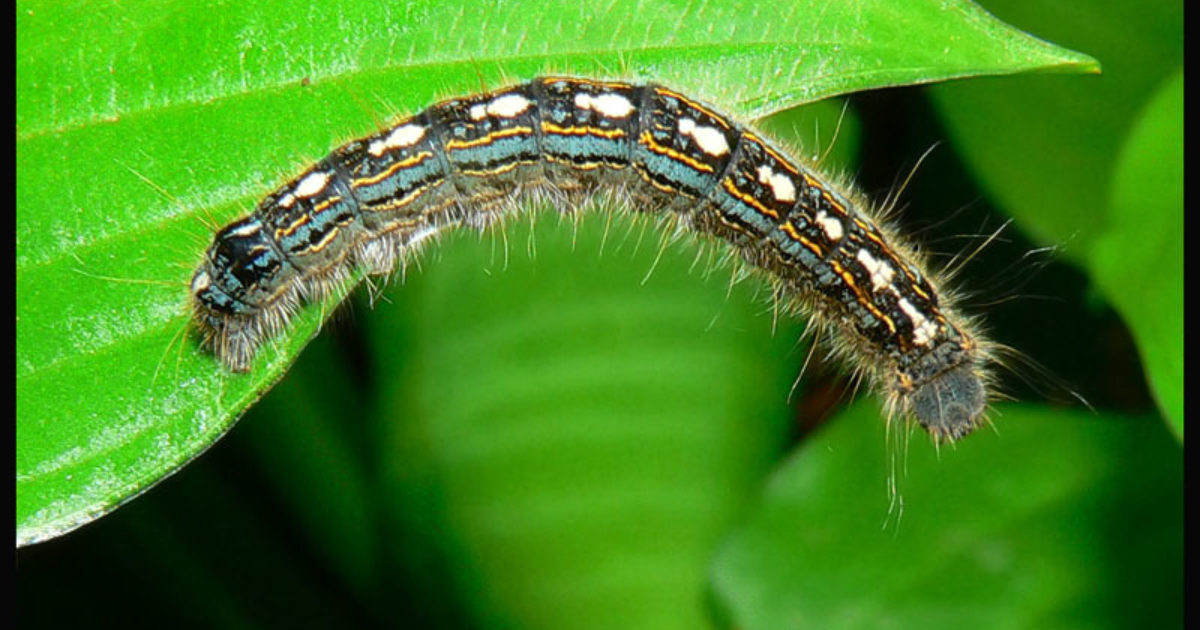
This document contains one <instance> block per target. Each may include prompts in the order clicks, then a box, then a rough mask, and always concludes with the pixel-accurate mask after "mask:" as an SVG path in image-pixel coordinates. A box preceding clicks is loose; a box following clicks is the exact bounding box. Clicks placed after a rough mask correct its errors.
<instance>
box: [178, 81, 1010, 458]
mask: <svg viewBox="0 0 1200 630" xmlns="http://www.w3.org/2000/svg"><path fill="white" fill-rule="evenodd" d="M597 194H612V195H615V196H617V197H618V198H619V199H620V200H621V201H622V202H623V204H624V205H626V206H628V207H630V208H633V209H635V210H636V211H638V212H646V213H656V214H659V215H661V216H665V217H670V218H673V219H675V220H677V221H678V222H679V224H680V225H683V226H686V227H689V228H691V229H692V230H694V231H695V232H697V233H699V234H702V235H706V236H707V237H708V238H712V239H715V240H718V241H721V242H724V243H726V244H728V245H729V246H731V247H732V248H733V249H734V250H735V251H736V252H737V254H738V255H740V257H741V258H742V259H743V260H744V261H745V262H746V263H748V264H749V265H750V266H751V267H753V268H757V269H759V270H762V271H763V272H765V274H766V275H767V276H768V277H769V278H770V280H771V282H772V283H773V284H774V285H775V288H776V291H777V292H778V294H779V295H782V296H784V297H785V298H786V299H787V300H788V302H789V305H790V306H794V307H796V308H797V309H798V310H800V311H802V312H804V313H806V314H808V315H809V316H811V317H813V318H814V319H815V321H817V322H818V323H819V325H821V326H824V327H825V328H826V329H828V330H830V331H832V332H833V334H836V335H838V336H839V339H840V342H839V343H838V344H837V350H838V351H839V352H841V353H843V354H844V355H847V357H848V358H849V359H850V360H851V361H850V362H851V363H852V364H854V365H856V366H860V369H861V370H862V371H863V372H864V373H865V374H866V375H867V376H868V377H869V378H870V379H871V380H872V382H873V384H874V385H875V386H876V387H877V389H878V390H880V391H881V393H882V394H883V395H884V397H885V400H886V401H887V403H886V404H887V410H888V414H889V415H888V417H889V418H891V417H893V416H894V415H896V414H900V415H902V416H904V417H910V418H915V419H916V421H917V422H918V423H919V424H920V425H921V426H922V427H924V428H925V429H926V430H927V431H928V432H929V433H930V435H931V436H932V437H933V438H934V440H935V441H939V442H940V441H953V440H957V439H959V438H961V437H963V436H965V435H967V434H968V433H970V432H971V431H972V430H973V429H974V428H976V427H977V426H979V425H980V424H981V423H982V422H983V421H984V420H983V419H984V413H985V408H986V406H987V403H988V400H989V396H990V376H989V372H988V366H989V365H990V362H991V358H990V352H989V347H990V346H989V345H988V343H987V342H986V341H984V340H982V339H981V338H980V336H979V335H978V334H977V333H975V332H973V330H972V326H971V324H970V322H969V320H967V319H966V318H964V317H962V316H961V315H959V314H958V313H957V312H956V311H955V309H954V308H953V306H952V304H950V302H951V300H950V299H949V297H948V296H947V295H946V294H944V293H942V292H940V291H939V289H938V285H939V282H938V281H936V280H935V279H934V278H932V277H931V274H929V273H927V272H925V271H923V270H922V265H921V263H920V260H919V258H917V256H916V253H915V250H913V249H912V248H910V247H909V246H907V245H905V244H904V243H903V241H902V240H901V239H900V238H899V237H898V236H897V235H896V234H893V233H891V231H890V230H888V229H887V228H886V227H885V226H882V225H880V224H878V223H877V222H876V221H875V220H873V219H872V218H871V215H870V214H869V212H868V210H867V206H866V204H864V203H860V202H857V201H855V199H856V197H855V196H854V195H853V194H852V193H849V192H841V191H838V190H836V189H835V187H834V186H833V185H831V184H830V183H829V182H828V181H827V180H826V179H825V178H823V177H822V176H821V175H819V174H818V173H817V172H816V171H815V170H814V169H813V168H811V167H809V166H806V165H804V164H803V163H801V162H799V161H798V160H796V159H793V158H791V157H789V156H788V154H787V153H785V152H784V151H782V150H780V149H779V148H777V147H776V146H774V145H773V144H772V143H771V142H770V141H768V140H767V139H765V138H764V137H762V136H761V135H759V134H758V133H756V132H755V131H753V130H752V129H750V128H749V127H747V126H744V125H742V124H740V123H737V122H734V121H732V120H730V119H729V118H728V117H726V116H725V115H724V114H721V113H720V112H718V111H717V110H716V109H714V108H713V107H710V106H709V105H707V104H705V103H702V102H699V101H697V100H694V99H692V98H689V97H687V96H684V95H683V94H680V93H678V92H676V91H674V90H671V89H669V88H667V87H663V86H660V85H656V84H653V83H643V84H635V83H625V82H617V81H599V80H591V79H585V78H574V77H544V78H539V79H535V80H532V81H529V82H526V83H521V84H518V85H512V86H509V87H505V88H502V89H498V90H495V91H491V92H486V93H481V94H477V95H472V96H465V97H461V98H454V99H450V100H445V101H442V102H440V103H437V104H435V105H433V106H431V107H429V108H428V109H426V110H425V111H423V112H421V113H419V114H417V115H415V116H412V117H410V118H407V119H405V120H401V121H400V122H398V123H396V124H394V125H392V126H391V127H390V128H387V129H384V130H382V131H380V132H378V133H376V134H374V135H371V136H368V137H365V138H361V139H358V140H354V141H352V142H349V143H347V144H345V145H343V146H341V147H339V148H337V149H336V150H334V151H333V152H332V153H331V154H330V155H329V156H327V157H326V158H324V159H322V160H320V161H319V162H317V163H316V164H315V165H313V166H311V167H310V168H309V169H308V170H306V171H305V172H303V173H301V174H300V175H299V176H297V177H295V178H294V179H292V180H291V181H290V182H288V183H287V184H285V185H283V186H282V187H280V188H279V189H277V190H276V191H274V192H272V193H270V194H268V195H267V196H266V197H265V198H264V199H263V200H262V201H261V202H260V203H259V204H258V206H257V207H256V209H255V210H254V211H253V213H251V214H250V215H249V216H246V217H243V218H241V219H238V220H236V221H234V222H232V223H230V224H229V225H227V226H225V227H224V228H222V229H221V230H219V231H218V232H217V233H216V235H215V237H214V239H213V242H212V245H211V246H210V247H209V248H208V250H207V251H206V252H205V255H204V260H203V262H202V263H201V264H200V266H199V269H197V271H196V272H195V274H194V276H193V277H192V281H191V285H190V293H191V304H192V313H193V317H194V321H195V324H196V326H197V328H198V329H199V331H200V335H201V338H202V343H203V345H204V346H205V347H207V348H209V349H211V350H212V351H213V352H214V353H215V354H216V355H217V356H218V357H219V358H220V359H221V360H222V361H223V362H224V364H225V365H226V366H227V367H228V368H229V369H230V370H233V371H239V372H240V371H246V370H248V369H249V368H250V365H251V362H252V361H253V359H254V356H255V354H256V352H257V350H258V348H259V347H260V346H261V344H262V343H263V342H264V341H265V340H266V339H268V338H270V337H272V336H273V335H275V334H278V333H279V332H280V331H281V330H282V329H284V328H285V327H286V326H287V324H288V320H289V318H290V317H291V315H292V314H293V313H294V312H295V311H296V310H297V309H298V308H299V306H300V304H301V303H302V302H305V301H312V300H316V299H320V298H322V297H324V296H326V295H327V294H328V293H329V292H330V291H331V290H332V289H333V287H335V286H338V285H339V283H341V282H342V281H344V280H345V279H347V278H348V277H349V276H350V275H351V274H352V273H353V271H354V270H355V269H356V268H359V269H362V270H364V271H365V272H366V273H367V274H370V275H382V274H387V273H390V272H391V271H392V270H393V269H394V268H395V267H396V266H397V264H399V263H402V262H403V260H404V259H405V258H406V257H407V256H409V255H411V254H412V253H413V252H415V251H416V250H417V248H418V247H419V246H420V244H421V243H422V242H423V241H424V240H426V239H428V238H429V237H430V236H432V235H435V234H437V233H439V232H440V231H442V230H445V229H447V228H451V227H454V226H460V225H466V226H473V227H479V228H482V227H484V226H487V225H489V224H491V223H492V222H494V221H496V220H497V219H498V218H500V217H502V216H504V215H505V214H506V213H509V212H512V211H513V210H514V208H516V207H517V206H518V204H519V202H520V201H521V200H524V199H528V198H530V197H531V196H532V197H545V198H549V199H551V200H552V201H554V202H556V203H557V204H558V205H559V206H561V207H564V208H573V207H575V206H576V205H577V204H579V203H581V202H582V200H586V199H588V198H591V197H593V196H595V195H597Z"/></svg>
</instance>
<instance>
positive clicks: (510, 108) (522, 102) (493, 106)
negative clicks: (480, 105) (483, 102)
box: [487, 94, 533, 118]
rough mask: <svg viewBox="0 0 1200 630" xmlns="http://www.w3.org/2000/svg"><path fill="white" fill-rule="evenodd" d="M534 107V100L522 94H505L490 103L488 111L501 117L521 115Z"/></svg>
mask: <svg viewBox="0 0 1200 630" xmlns="http://www.w3.org/2000/svg"><path fill="white" fill-rule="evenodd" d="M530 107H533V101H531V100H529V99H527V98H525V97H524V96H521V95H520V94H505V95H504V96H501V97H500V98H498V99H496V100H494V101H492V102H491V103H488V106H487V113H489V114H491V115H493V116H499V117H501V118H512V117H514V116H520V115H521V114H524V113H525V112H526V111H528V110H529V108H530Z"/></svg>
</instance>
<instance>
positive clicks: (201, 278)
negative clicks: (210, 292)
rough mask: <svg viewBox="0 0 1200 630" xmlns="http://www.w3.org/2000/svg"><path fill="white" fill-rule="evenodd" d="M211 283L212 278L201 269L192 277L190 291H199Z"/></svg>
mask: <svg viewBox="0 0 1200 630" xmlns="http://www.w3.org/2000/svg"><path fill="white" fill-rule="evenodd" d="M211 284H212V278H210V277H208V272H207V271H201V272H200V273H198V274H196V277H195V278H192V293H199V292H201V291H203V290H205V289H207V288H208V287H209V285H211Z"/></svg>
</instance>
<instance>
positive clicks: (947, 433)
mask: <svg viewBox="0 0 1200 630" xmlns="http://www.w3.org/2000/svg"><path fill="white" fill-rule="evenodd" d="M987 398H988V396H987V388H986V386H985V385H984V382H983V379H982V378H980V375H979V372H978V371H977V370H976V368H975V366H973V365H970V364H966V365H960V366H958V367H956V368H953V369H950V370H947V371H945V372H942V373H941V374H938V375H937V376H935V377H933V378H931V379H929V380H928V381H926V382H925V383H923V384H922V385H920V386H919V387H917V388H916V389H915V390H913V392H912V395H911V398H910V403H909V404H910V407H909V408H910V410H911V411H912V414H913V415H914V416H916V418H917V422H919V423H920V424H921V426H922V427H924V428H925V430H926V431H928V432H929V434H930V435H931V436H932V437H933V439H934V440H935V441H937V442H939V443H940V442H953V441H955V440H958V439H961V438H963V437H965V436H966V435H967V434H968V433H970V432H971V431H974V430H975V428H976V427H978V426H979V425H980V424H981V423H982V422H983V411H984V408H985V407H986V406H987Z"/></svg>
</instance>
